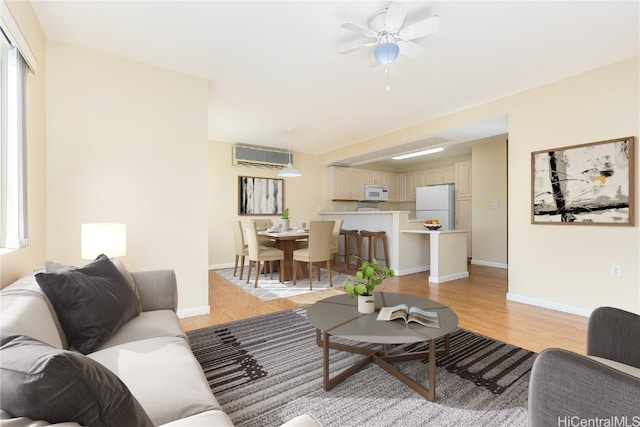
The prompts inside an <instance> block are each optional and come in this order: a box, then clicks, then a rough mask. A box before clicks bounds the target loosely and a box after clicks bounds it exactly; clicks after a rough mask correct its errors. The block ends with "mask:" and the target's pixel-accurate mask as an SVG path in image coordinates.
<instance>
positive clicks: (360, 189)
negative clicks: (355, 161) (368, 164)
mask: <svg viewBox="0 0 640 427" xmlns="http://www.w3.org/2000/svg"><path fill="white" fill-rule="evenodd" d="M371 179H372V178H371V171H365V170H361V169H351V176H350V177H349V200H362V199H363V198H364V185H365V184H368V182H367V180H371ZM372 184H373V182H372Z"/></svg>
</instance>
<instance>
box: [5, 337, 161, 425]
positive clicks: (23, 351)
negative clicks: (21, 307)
mask: <svg viewBox="0 0 640 427" xmlns="http://www.w3.org/2000/svg"><path fill="white" fill-rule="evenodd" d="M0 341H1V346H0V368H1V374H2V375H0V385H1V388H2V409H3V410H5V411H6V412H8V413H10V414H11V415H13V416H22V417H27V418H31V419H32V420H46V421H48V422H49V423H62V422H66V421H73V422H77V423H79V424H81V425H83V426H92V427H94V426H95V427H103V426H105V427H106V426H113V427H116V426H144V427H147V426H153V423H152V422H151V420H150V419H149V416H148V415H147V413H146V412H145V411H144V409H142V406H140V403H139V402H138V401H137V400H136V398H135V397H134V396H133V395H132V394H131V392H130V391H129V389H128V388H127V386H126V385H125V384H124V383H123V382H122V381H121V380H120V379H119V378H118V377H117V376H116V375H115V374H114V373H113V372H111V371H110V370H108V369H107V368H105V367H104V366H102V365H101V364H100V363H98V362H96V361H95V360H92V359H90V358H88V357H86V356H84V355H82V354H80V353H77V352H73V351H69V350H61V349H57V348H54V347H51V346H50V345H48V344H45V343H43V342H41V341H38V340H36V339H33V338H30V337H26V336H22V335H11V334H7V333H5V332H2V335H1V338H0Z"/></svg>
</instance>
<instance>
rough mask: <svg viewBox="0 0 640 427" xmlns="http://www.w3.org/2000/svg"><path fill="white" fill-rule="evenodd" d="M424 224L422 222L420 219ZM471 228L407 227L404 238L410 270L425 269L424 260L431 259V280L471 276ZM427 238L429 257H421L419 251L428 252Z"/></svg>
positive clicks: (404, 253) (403, 246)
mask: <svg viewBox="0 0 640 427" xmlns="http://www.w3.org/2000/svg"><path fill="white" fill-rule="evenodd" d="M420 226H422V222H420ZM467 232H468V231H467V230H447V231H432V230H427V229H425V228H424V226H422V229H415V228H413V229H403V230H400V233H401V234H402V236H401V239H400V241H401V242H402V252H403V256H404V257H405V260H406V263H405V267H406V268H407V269H417V270H418V271H421V270H422V268H423V267H422V266H423V265H424V262H425V261H427V260H428V262H429V281H430V282H433V283H443V282H449V281H451V280H456V279H463V278H465V277H469V271H468V270H467ZM426 241H428V244H429V257H428V258H424V255H422V256H423V258H422V259H421V258H420V257H419V255H418V256H416V254H424V252H425V248H424V246H425V245H426Z"/></svg>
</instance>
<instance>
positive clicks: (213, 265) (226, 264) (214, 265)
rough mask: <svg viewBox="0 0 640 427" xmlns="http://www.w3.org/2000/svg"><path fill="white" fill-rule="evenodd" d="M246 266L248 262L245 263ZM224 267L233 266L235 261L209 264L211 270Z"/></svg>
mask: <svg viewBox="0 0 640 427" xmlns="http://www.w3.org/2000/svg"><path fill="white" fill-rule="evenodd" d="M245 267H246V264H245ZM222 268H233V263H232V262H227V263H225V264H211V265H210V266H209V270H220V269H222Z"/></svg>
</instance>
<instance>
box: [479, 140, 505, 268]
mask: <svg viewBox="0 0 640 427" xmlns="http://www.w3.org/2000/svg"><path fill="white" fill-rule="evenodd" d="M472 151H473V153H472V157H473V162H472V163H473V167H472V169H471V175H472V184H473V187H472V197H471V205H472V218H473V220H472V221H473V222H472V237H473V238H472V241H471V245H472V254H473V259H472V263H474V264H480V265H487V266H492V267H499V268H505V267H506V266H507V208H508V206H507V136H506V135H500V136H496V137H492V138H486V139H483V140H482V141H480V142H479V143H478V144H477V145H474V146H473V149H472Z"/></svg>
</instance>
